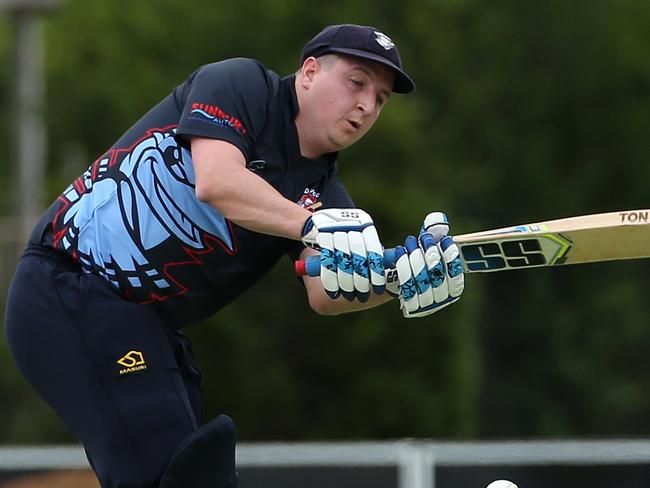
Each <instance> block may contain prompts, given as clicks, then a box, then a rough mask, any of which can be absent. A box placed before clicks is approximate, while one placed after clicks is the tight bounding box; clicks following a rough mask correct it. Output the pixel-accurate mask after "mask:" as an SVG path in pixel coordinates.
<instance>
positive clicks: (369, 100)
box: [357, 91, 375, 114]
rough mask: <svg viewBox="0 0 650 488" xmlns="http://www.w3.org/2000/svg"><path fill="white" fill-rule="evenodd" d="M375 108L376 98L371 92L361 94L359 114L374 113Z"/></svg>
mask: <svg viewBox="0 0 650 488" xmlns="http://www.w3.org/2000/svg"><path fill="white" fill-rule="evenodd" d="M374 107H375V98H374V96H373V94H372V93H370V92H369V91H364V92H363V93H361V94H359V99H358V100H357V110H359V112H361V113H364V114H367V113H370V112H372V110H373V108H374Z"/></svg>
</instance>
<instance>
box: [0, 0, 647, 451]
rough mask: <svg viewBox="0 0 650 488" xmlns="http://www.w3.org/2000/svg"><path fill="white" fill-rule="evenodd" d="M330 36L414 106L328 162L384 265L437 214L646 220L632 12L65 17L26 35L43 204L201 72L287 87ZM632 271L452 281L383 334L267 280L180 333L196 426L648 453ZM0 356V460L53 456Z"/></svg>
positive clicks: (548, 5) (437, 5)
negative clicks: (238, 74)
mask: <svg viewBox="0 0 650 488" xmlns="http://www.w3.org/2000/svg"><path fill="white" fill-rule="evenodd" d="M341 12H346V14H345V15H344V16H343V15H341ZM1 22H3V19H2V18H0V23H1ZM341 22H356V23H367V24H373V25H377V26H378V27H379V28H381V29H385V30H386V32H388V33H389V34H390V35H391V36H392V37H393V38H394V40H395V41H396V42H397V43H398V45H399V47H400V51H401V54H402V58H403V60H404V62H405V65H406V68H407V70H408V71H409V73H411V74H412V76H413V77H414V79H415V80H416V83H417V85H418V90H417V91H416V93H415V94H414V95H412V96H409V97H400V96H394V99H393V100H392V101H391V103H390V104H388V106H387V107H386V108H385V110H384V113H383V114H382V117H380V119H379V122H378V123H377V125H376V126H375V128H373V130H372V131H371V132H370V134H369V135H368V136H367V137H366V138H364V140H362V141H361V142H360V143H359V144H357V145H355V146H354V147H353V148H351V149H349V150H348V151H345V152H344V153H342V155H341V162H340V166H339V170H340V173H341V175H342V178H343V180H344V181H346V182H347V183H348V186H349V188H350V190H351V192H352V194H353V195H354V196H355V199H356V202H357V204H358V205H359V206H360V207H362V208H367V209H368V210H369V211H370V212H371V213H372V215H373V216H374V217H375V220H376V221H377V223H378V227H379V230H380V232H381V234H382V236H383V239H384V241H385V243H386V244H387V245H390V246H392V245H395V244H397V243H398V242H399V240H401V239H403V237H404V235H406V234H407V233H413V232H416V231H417V229H418V228H419V225H420V222H421V219H422V217H423V216H424V215H425V214H426V213H427V212H428V211H431V210H435V209H442V210H445V211H447V212H448V214H449V216H450V218H451V220H452V226H453V227H452V229H453V231H454V232H455V233H464V232H470V231H475V230H480V229H487V228H492V227H498V226H505V225H510V224H513V223H524V222H531V221H535V220H546V219H549V218H556V217H557V218H559V217H563V216H569V215H577V214H583V213H592V212H597V211H607V210H612V209H617V208H621V209H623V208H635V207H636V208H644V207H648V205H647V199H646V193H647V192H646V191H645V179H646V177H647V175H648V169H647V168H648V165H647V164H646V157H647V145H648V143H647V141H648V140H650V137H649V135H650V134H649V131H650V96H649V95H650V68H648V63H647V59H646V58H647V51H648V47H649V46H650V28H649V27H650V25H648V24H649V23H650V4H649V3H648V2H646V1H644V0H620V1H619V2H616V3H612V2H609V1H607V0H595V1H589V2H587V1H584V0H583V1H576V2H561V1H559V0H551V1H550V2H549V1H545V2H541V1H532V2H520V1H517V0H499V1H497V2H481V1H478V0H404V1H402V2H399V3H395V2H388V1H385V0H382V1H374V2H370V1H367V0H363V1H358V2H353V3H350V2H344V1H342V0H333V1H331V2H327V3H326V4H323V5H322V6H319V8H318V9H315V8H313V6H311V5H309V4H306V3H304V2H299V1H297V0H255V1H249V2H239V3H235V2H218V5H217V4H215V2H213V1H209V0H195V1H194V2H192V8H191V9H190V8H188V6H187V5H186V4H181V3H178V2H172V1H170V0H159V1H156V2H151V1H140V2H128V1H126V0H115V1H113V2H103V1H101V0H69V1H68V2H67V7H66V9H64V10H62V11H61V12H59V13H58V14H56V15H55V16H54V17H53V18H51V19H49V21H48V25H47V26H48V30H47V35H48V41H49V42H48V45H49V46H50V48H49V51H48V55H49V57H48V114H49V117H50V125H49V128H48V130H49V136H50V151H49V155H50V161H49V172H50V174H49V180H48V181H49V186H48V188H47V192H48V196H49V198H50V199H52V198H55V196H56V195H57V194H58V193H59V192H60V191H61V190H62V189H63V188H64V187H65V186H66V185H67V184H68V183H69V181H70V180H71V179H72V178H73V177H75V176H76V175H77V174H78V173H80V172H81V171H83V169H85V167H86V166H87V165H88V164H89V163H90V161H91V160H93V159H94V158H95V157H96V156H98V155H99V154H101V153H102V152H103V151H104V150H105V149H106V148H107V147H108V146H110V145H111V144H112V143H113V141H114V140H115V139H116V138H117V137H118V136H119V134H120V133H121V132H122V131H124V130H126V129H127V128H128V127H129V126H130V125H131V124H132V123H133V122H134V121H135V120H136V119H137V118H138V117H139V116H140V115H141V114H142V113H143V112H144V111H145V110H147V109H148V108H149V107H150V106H151V105H152V104H153V103H155V102H157V101H158V100H159V99H160V98H162V97H163V96H165V95H166V94H167V93H168V92H169V91H170V90H171V89H172V88H173V87H174V86H175V85H176V84H178V83H180V82H181V81H182V80H183V79H184V78H185V77H186V76H187V75H188V74H189V73H191V72H192V71H193V70H194V69H195V68H196V67H197V66H198V65H200V64H204V63H207V62H211V61H214V60H217V59H221V58H225V57H231V56H248V57H254V58H257V59H260V60H261V61H262V62H264V63H265V64H266V66H267V67H269V68H271V69H274V70H276V71H277V72H279V73H283V74H284V73H290V72H292V71H294V70H295V69H297V67H298V60H299V56H300V51H301V48H302V45H303V44H304V43H305V42H306V41H307V40H308V39H309V38H310V37H311V36H312V35H313V34H314V33H315V32H317V31H318V30H319V29H320V28H322V27H323V26H324V25H327V24H332V23H341ZM3 26H4V24H0V27H3ZM7 39H8V37H7V35H6V33H5V32H4V30H3V29H1V28H0V60H4V59H7V45H8V40H7ZM6 83H7V74H6V73H5V72H2V73H0V88H3V89H4V88H5V87H6ZM5 99H6V97H5V96H4V95H3V99H1V100H0V101H4V100H5ZM0 124H6V121H5V120H2V121H0ZM2 128H3V129H6V127H5V126H2ZM7 147H8V139H7V131H6V130H0V151H4V149H5V148H7ZM0 154H2V153H0ZM0 164H2V167H1V168H0V169H2V171H0V174H3V175H4V174H6V172H7V171H6V170H7V168H8V165H7V161H5V160H2V161H0ZM621 245H624V243H621ZM649 264H650V263H648V262H630V263H609V264H596V265H586V266H582V267H574V268H565V269H552V270H546V269H538V270H532V271H529V272H512V273H497V274H491V275H482V276H481V275H471V276H468V277H467V291H466V293H465V296H464V297H463V299H462V300H461V302H460V303H459V304H457V305H455V306H454V307H450V308H449V309H448V310H445V311H443V312H441V313H440V314H439V315H434V316H433V317H430V318H428V319H424V320H419V321H404V320H402V318H401V314H400V313H399V311H398V310H397V306H396V304H394V303H393V304H388V305H386V306H384V307H382V308H380V309H377V310H372V311H369V312H365V313H361V314H355V315H349V316H341V317H335V318H326V317H319V316H316V315H315V314H313V313H312V312H311V311H309V310H308V308H307V305H306V303H305V300H304V298H303V292H302V290H301V285H300V284H299V283H298V281H297V280H295V279H292V278H291V274H292V270H291V264H290V263H289V262H288V261H286V262H283V263H282V264H281V265H279V266H278V267H277V268H276V269H275V270H274V271H273V272H272V273H271V274H270V275H269V276H267V277H266V278H265V279H264V280H263V281H262V282H261V283H260V284H259V285H258V286H257V287H255V288H254V289H253V290H251V291H249V292H248V293H247V294H246V295H245V296H244V297H242V299H241V300H240V301H239V302H237V303H236V304H233V305H232V306H230V307H228V308H227V309H226V310H224V311H223V312H222V313H220V314H219V315H218V316H216V317H215V318H213V319H211V320H208V321H206V323H205V324H201V325H197V326H193V327H190V328H188V329H187V333H188V334H189V335H190V336H191V337H192V339H193V341H194V344H195V349H196V350H197V353H198V355H199V359H200V362H201V364H202V367H203V370H204V380H205V390H206V405H205V410H206V416H208V417H211V416H214V415H216V414H217V413H218V412H222V411H225V412H228V413H230V414H231V415H232V416H233V417H234V418H235V419H236V421H237V422H238V424H239V426H240V434H241V438H242V439H245V440H252V439H314V438H328V439H333V438H346V439H349V438H362V437H363V438H385V437H402V436H433V437H450V438H470V437H486V436H489V437H495V436H538V435H543V436H552V435H558V436H566V435H601V434H608V435H627V434H648V433H650V431H648V428H647V425H648V422H647V419H648V413H647V412H648V407H649V403H650V393H648V392H649V391H650V389H649V388H648V384H647V383H648V381H649V380H648V375H647V374H645V373H646V372H647V370H648V368H650V360H649V359H648V357H650V355H649V354H648V351H647V348H648V347H649V346H647V344H650V328H648V327H647V326H648V319H647V317H646V316H647V311H648V303H647V298H646V296H645V295H646V294H645V293H644V292H643V290H644V289H645V280H646V277H647V276H648V273H649V272H650V266H649ZM0 354H1V356H0V357H1V358H3V364H4V367H3V368H2V370H1V371H2V373H0V389H2V391H11V392H14V391H15V392H16V393H15V394H14V393H12V396H11V401H10V402H8V404H7V405H8V407H7V411H8V412H9V417H8V418H9V422H8V423H5V424H4V426H1V425H0V441H1V440H22V439H27V440H32V439H37V438H38V436H39V434H38V432H41V433H42V438H41V439H38V440H43V441H45V440H49V441H57V440H66V439H67V438H68V437H67V434H66V433H65V430H64V429H62V428H60V426H58V425H57V421H56V420H54V419H53V418H52V416H51V415H49V414H47V413H44V409H43V408H42V407H41V406H34V405H33V403H32V402H33V401H34V398H33V397H31V396H30V395H29V393H28V392H27V390H26V389H25V387H24V385H22V383H21V381H20V380H19V379H18V378H16V376H15V372H13V370H12V369H11V366H10V361H9V360H8V359H7V358H6V351H0ZM21 411H22V412H29V414H28V415H27V414H21V413H20V412H21ZM25 419H31V420H32V422H31V423H30V422H26V421H25ZM9 425H11V427H9Z"/></svg>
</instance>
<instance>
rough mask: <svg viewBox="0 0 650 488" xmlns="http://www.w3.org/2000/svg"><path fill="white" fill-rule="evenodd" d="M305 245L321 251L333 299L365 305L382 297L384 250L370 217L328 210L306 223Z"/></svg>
mask: <svg viewBox="0 0 650 488" xmlns="http://www.w3.org/2000/svg"><path fill="white" fill-rule="evenodd" d="M302 242H303V243H304V244H305V245H306V246H309V247H312V248H314V249H318V250H320V252H321V254H320V263H321V271H320V279H321V283H322V284H323V288H324V289H325V291H326V292H327V294H328V295H329V296H330V297H331V298H337V297H338V296H339V295H343V296H344V297H345V298H346V299H347V300H350V301H352V300H354V299H355V298H357V299H359V301H361V302H365V301H367V300H368V298H369V297H370V289H371V287H372V289H373V290H374V292H375V293H379V294H381V293H383V292H384V289H385V285H386V279H385V277H384V259H383V254H384V247H383V246H382V244H381V242H380V241H379V236H378V235H377V230H376V229H375V225H374V223H373V221H372V218H371V217H370V215H368V214H367V213H366V212H364V211H363V210H360V209H356V208H343V209H338V208H328V209H325V210H319V211H317V212H314V213H313V214H312V215H311V216H310V217H309V218H308V219H307V221H306V222H305V225H304V227H303V230H302Z"/></svg>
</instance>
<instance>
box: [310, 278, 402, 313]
mask: <svg viewBox="0 0 650 488" xmlns="http://www.w3.org/2000/svg"><path fill="white" fill-rule="evenodd" d="M304 280H305V287H306V288H307V294H308V296H309V305H310V306H311V308H312V309H313V310H314V311H316V312H317V313H319V314H321V315H340V314H343V313H350V312H358V311H360V310H367V309H369V308H374V307H377V306H378V305H382V304H384V303H386V302H389V301H391V300H392V299H393V297H392V296H391V295H390V294H389V293H386V292H384V293H382V294H381V295H377V294H376V293H374V292H370V298H369V299H368V301H367V302H365V303H362V302H360V301H358V300H354V301H352V302H350V301H348V300H346V299H345V298H343V297H342V296H340V297H338V298H336V299H332V298H330V297H329V295H327V293H325V290H324V289H323V286H322V285H321V283H320V279H318V278H312V277H309V276H307V277H305V278H304Z"/></svg>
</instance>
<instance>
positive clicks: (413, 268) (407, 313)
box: [391, 212, 465, 318]
mask: <svg viewBox="0 0 650 488" xmlns="http://www.w3.org/2000/svg"><path fill="white" fill-rule="evenodd" d="M448 232H449V223H448V221H447V216H446V215H445V214H444V213H442V212H432V213H430V214H429V215H427V216H426V218H425V219H424V225H423V226H422V230H421V231H420V235H419V236H418V238H417V239H416V238H415V237H413V236H409V237H407V238H406V241H405V242H404V246H398V247H397V248H396V249H395V258H396V265H395V267H396V269H397V276H398V281H399V298H400V307H401V309H402V314H403V315H404V317H406V318H413V317H424V316H425V315H429V314H432V313H434V312H437V311H438V310H441V309H442V308H444V307H446V306H448V305H451V304H452V303H454V302H455V301H457V300H458V299H459V298H460V295H461V294H462V293H463V289H464V287H465V279H464V274H463V262H462V260H461V258H460V254H459V252H458V247H457V246H456V244H455V243H454V241H453V239H452V238H451V237H449V236H447V233H448ZM391 288H392V286H391ZM391 291H392V290H391Z"/></svg>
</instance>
